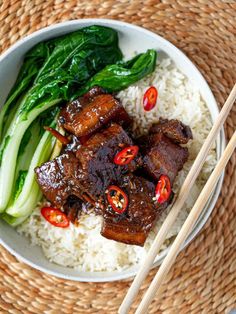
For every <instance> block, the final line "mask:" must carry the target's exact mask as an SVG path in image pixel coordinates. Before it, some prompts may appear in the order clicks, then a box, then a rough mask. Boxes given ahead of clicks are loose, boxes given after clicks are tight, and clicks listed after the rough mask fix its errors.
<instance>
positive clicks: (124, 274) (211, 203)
mask: <svg viewBox="0 0 236 314" xmlns="http://www.w3.org/2000/svg"><path fill="white" fill-rule="evenodd" d="M88 24H90V25H91V24H97V25H105V26H108V27H112V26H123V27H126V28H131V29H133V30H136V31H138V32H142V33H144V34H147V35H148V36H151V37H152V38H153V39H154V40H156V39H158V40H159V41H160V42H162V43H163V44H164V45H166V46H168V47H169V48H171V49H172V51H175V52H176V53H177V54H178V55H179V56H180V57H181V58H182V59H184V61H185V62H186V63H188V64H190V65H191V67H192V68H194V71H195V73H196V74H197V75H198V77H199V78H200V79H201V81H202V82H203V83H204V84H205V89H206V90H207V92H208V95H209V97H210V98H211V102H212V104H214V106H215V111H216V112H217V114H218V113H219V109H218V106H217V103H216V100H215V97H214V95H213V93H212V91H211V89H210V87H209V85H208V83H207V82H206V80H205V78H204V77H203V75H202V74H201V72H200V71H199V70H198V68H197V67H196V66H195V65H194V63H193V62H192V61H191V60H190V59H189V58H188V57H187V56H186V55H185V54H184V52H182V51H181V50H180V49H179V48H177V47H176V46H175V45H173V44H172V43H171V42H169V41H168V40H167V39H165V38H163V37H161V36H160V35H158V34H156V33H154V32H152V31H149V30H147V29H145V28H143V27H140V26H137V25H134V24H130V23H127V22H123V21H119V20H113V19H99V18H88V19H76V20H70V21H64V22H60V23H56V24H52V25H50V26H47V27H44V28H41V29H39V30H37V31H35V32H33V33H32V34H30V35H27V36H25V37H23V38H21V39H20V40H18V41H17V42H16V43H15V44H13V45H12V46H11V47H9V48H8V49H7V50H6V51H5V52H3V53H2V54H1V55H0V66H1V63H2V62H3V61H4V59H5V58H7V56H8V55H9V54H11V53H12V52H13V51H15V50H17V49H18V47H20V46H22V45H23V44H24V43H25V42H27V41H30V40H31V39H33V38H36V37H38V36H39V35H42V34H44V33H47V32H48V31H50V30H57V29H61V28H62V27H67V26H70V25H78V27H83V26H87V25H88ZM218 142H219V150H218V151H217V154H218V156H217V160H218V159H219V157H220V156H221V155H222V153H223V151H224V148H225V142H226V141H225V133H224V129H223V128H222V129H221V130H220V135H219V136H218ZM223 179H224V173H222V175H221V177H220V179H219V180H218V182H217V184H216V187H215V190H214V191H213V193H212V195H211V196H210V198H209V200H208V202H207V204H206V206H205V208H204V210H203V212H202V214H201V215H200V217H199V219H198V221H197V223H196V224H195V226H194V228H193V230H192V231H191V232H190V234H189V236H188V238H187V240H186V241H185V243H184V245H183V246H182V248H181V250H182V249H184V248H185V247H186V246H187V245H189V243H190V242H191V241H192V240H193V239H194V238H195V237H196V236H197V234H198V233H199V232H200V230H201V229H202V228H203V226H204V225H205V223H206V221H207V220H208V218H209V216H210V214H211V213H212V211H213V209H214V207H215V204H216V201H217V199H218V197H219V194H220V191H221V187H222V184H223ZM0 244H1V245H2V246H3V247H4V248H6V249H7V250H8V251H9V252H10V253H11V254H12V255H14V256H15V257H16V258H17V259H18V260H20V261H23V262H24V263H25V264H27V265H29V266H31V267H33V268H34V269H37V270H39V271H42V272H43V273H47V274H49V275H53V276H55V277H58V278H62V279H66V280H73V281H80V282H109V281H117V280H124V279H128V278H131V277H134V276H135V275H136V273H137V271H138V267H139V266H136V267H135V268H134V269H132V270H131V269H130V270H129V269H128V270H126V271H121V272H119V271H113V272H112V273H114V275H113V276H110V277H108V278H104V277H96V278H93V274H94V273H95V274H96V273H104V275H105V272H94V273H92V272H91V273H90V272H86V273H88V275H87V276H84V277H80V276H79V275H78V276H76V275H65V274H62V273H59V272H57V271H52V270H49V269H47V268H45V267H43V266H40V265H38V264H36V263H35V262H32V261H30V260H28V259H27V258H25V257H24V256H22V255H21V254H20V253H18V252H16V251H15V250H14V249H13V248H11V247H10V245H8V244H7V243H5V242H4V241H3V240H2V239H1V238H0ZM168 250H169V248H166V249H165V250H163V251H162V252H161V254H160V255H159V256H158V258H157V260H156V261H155V262H154V264H153V266H152V268H154V267H156V266H158V265H159V264H161V262H162V261H163V259H164V257H165V255H166V254H167V253H168ZM45 258H46V257H45ZM89 273H90V274H91V275H89Z"/></svg>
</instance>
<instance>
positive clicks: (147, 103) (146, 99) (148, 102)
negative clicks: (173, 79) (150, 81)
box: [143, 86, 158, 111]
mask: <svg viewBox="0 0 236 314" xmlns="http://www.w3.org/2000/svg"><path fill="white" fill-rule="evenodd" d="M157 97H158V91H157V89H156V87H154V86H151V87H149V88H148V89H147V90H146V92H145V94H144V96H143V107H144V110H145V111H150V110H152V109H153V108H154V107H155V105H156V102H157Z"/></svg>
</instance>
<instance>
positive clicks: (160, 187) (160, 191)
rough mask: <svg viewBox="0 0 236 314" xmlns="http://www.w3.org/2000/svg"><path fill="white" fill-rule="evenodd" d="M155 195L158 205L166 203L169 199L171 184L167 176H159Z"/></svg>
mask: <svg viewBox="0 0 236 314" xmlns="http://www.w3.org/2000/svg"><path fill="white" fill-rule="evenodd" d="M155 193H156V199H157V202H158V203H160V204H162V203H164V202H166V201H167V200H168V199H169V197H170V194H171V184H170V179H169V177H168V176H166V175H162V176H160V179H159V181H158V183H157V185H156V191H155Z"/></svg>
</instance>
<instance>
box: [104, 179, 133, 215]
mask: <svg viewBox="0 0 236 314" xmlns="http://www.w3.org/2000/svg"><path fill="white" fill-rule="evenodd" d="M107 200H108V203H109V204H110V205H111V207H112V209H113V210H114V211H115V212H116V213H118V214H123V213H124V212H125V210H126V208H127V206H128V203H129V201H128V196H127V195H126V193H125V192H124V191H123V190H121V189H120V188H119V187H118V186H116V185H111V186H109V187H108V189H107Z"/></svg>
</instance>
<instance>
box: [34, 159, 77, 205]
mask: <svg viewBox="0 0 236 314" xmlns="http://www.w3.org/2000/svg"><path fill="white" fill-rule="evenodd" d="M78 168H79V161H78V159H77V158H76V157H75V156H74V155H73V154H72V153H67V154H63V155H61V156H59V157H57V158H55V159H54V160H52V161H48V162H46V163H44V164H43V165H42V166H40V167H37V168H36V169H35V173H36V179H37V182H38V184H39V186H40V188H41V190H42V192H43V195H44V196H45V197H46V198H47V200H49V201H50V202H51V203H52V204H53V205H54V206H56V207H58V208H60V207H62V206H63V205H64V204H65V203H66V201H67V199H68V197H69V196H70V195H76V196H78V197H81V193H82V192H81V185H80V182H79V181H78V180H77V178H78Z"/></svg>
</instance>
